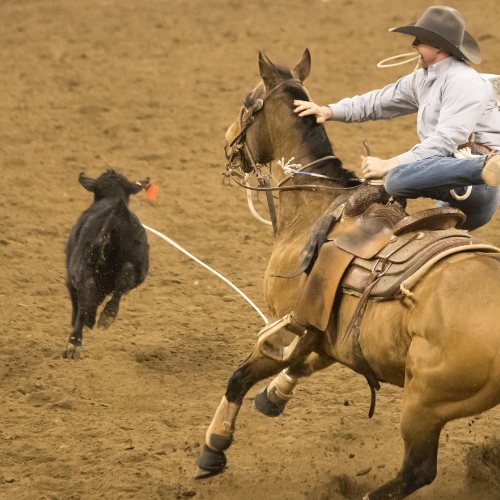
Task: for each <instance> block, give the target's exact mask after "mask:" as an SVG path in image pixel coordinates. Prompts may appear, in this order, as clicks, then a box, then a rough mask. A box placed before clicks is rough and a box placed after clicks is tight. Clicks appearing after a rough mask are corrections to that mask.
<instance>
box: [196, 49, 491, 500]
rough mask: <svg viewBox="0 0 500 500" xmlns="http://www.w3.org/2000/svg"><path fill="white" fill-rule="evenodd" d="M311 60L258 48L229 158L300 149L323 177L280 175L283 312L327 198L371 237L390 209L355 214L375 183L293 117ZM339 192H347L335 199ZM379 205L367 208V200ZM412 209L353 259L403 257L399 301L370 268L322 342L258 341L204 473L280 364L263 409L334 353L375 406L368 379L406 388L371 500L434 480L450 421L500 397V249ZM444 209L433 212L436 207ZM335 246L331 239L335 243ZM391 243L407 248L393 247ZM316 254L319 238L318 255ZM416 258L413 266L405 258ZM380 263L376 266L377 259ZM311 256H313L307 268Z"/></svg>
mask: <svg viewBox="0 0 500 500" xmlns="http://www.w3.org/2000/svg"><path fill="white" fill-rule="evenodd" d="M310 65H311V59H310V54H309V51H308V50H306V51H305V53H304V55H303V56H302V58H301V60H300V61H299V63H298V64H297V65H296V66H295V68H294V69H293V70H292V71H290V70H288V69H286V68H283V67H281V66H277V65H274V64H273V63H271V61H269V59H267V58H265V57H264V56H263V55H262V54H259V69H260V75H261V77H262V81H261V82H260V83H259V84H258V85H257V86H256V87H255V88H254V90H253V91H252V92H251V93H250V94H249V95H248V96H247V97H246V99H245V102H244V105H243V107H242V109H241V112H240V115H239V117H238V119H237V120H236V121H235V122H234V123H233V125H231V127H230V128H229V129H228V131H227V133H226V156H228V158H229V157H231V160H230V163H229V165H230V166H231V164H233V160H234V159H235V158H236V157H238V158H239V159H240V161H241V164H240V168H241V170H242V171H243V172H247V173H248V172H251V171H252V170H254V169H255V168H256V166H257V168H258V166H259V165H262V164H265V163H267V162H270V161H271V160H274V159H281V158H285V159H291V158H295V159H296V160H295V161H297V160H299V161H300V162H301V165H304V166H305V167H303V168H304V169H305V170H307V171H309V172H313V173H317V174H320V175H323V176H324V177H313V179H314V182H313V183H311V180H310V179H311V177H308V176H306V175H293V176H290V175H285V174H284V173H283V172H281V171H280V172H276V176H277V180H278V181H279V186H280V192H279V206H278V213H277V225H276V240H275V244H274V249H273V252H272V256H271V259H270V261H269V265H268V267H267V271H266V275H265V279H264V295H265V299H266V302H267V304H268V306H269V309H270V311H271V312H272V314H273V316H274V318H275V319H279V318H282V317H283V316H284V315H287V314H288V313H290V312H291V311H293V310H294V308H296V307H297V302H298V299H299V296H300V294H301V293H302V290H303V288H304V285H305V283H307V275H308V272H309V271H311V266H309V267H308V268H307V269H305V271H306V272H299V273H295V274H294V273H290V272H291V271H293V270H294V269H296V268H297V263H298V262H300V261H301V260H300V259H299V257H300V256H301V253H302V251H303V249H304V248H305V247H307V245H306V243H307V242H308V241H309V238H310V232H311V228H312V227H313V226H315V225H316V226H317V225H318V222H317V221H318V220H321V217H322V214H324V213H325V211H328V208H329V207H331V206H332V205H333V206H335V205H337V208H336V211H335V213H336V214H337V218H336V219H335V220H338V219H339V218H338V214H339V210H340V211H341V212H342V211H343V215H342V216H341V219H345V221H348V220H351V221H356V223H355V225H356V224H358V223H360V224H361V223H362V226H363V227H364V231H365V233H366V234H368V239H369V238H370V234H369V233H370V231H367V227H368V229H369V228H370V227H372V226H370V224H373V225H375V226H376V224H377V223H378V222H380V220H382V219H383V220H386V219H384V218H383V217H378V216H377V215H376V213H378V212H377V211H379V212H380V211H381V210H382V208H383V207H384V206H389V205H390V204H391V200H385V202H384V203H385V205H384V203H382V204H380V203H379V204H378V205H376V206H377V207H379V208H377V209H376V210H375V212H376V213H375V217H372V218H371V219H370V218H369V217H368V218H366V217H365V215H364V214H363V215H362V216H361V217H351V218H350V219H349V217H347V215H349V214H347V215H346V210H347V207H348V206H349V203H350V200H351V199H352V198H353V197H354V198H355V197H356V193H358V192H360V191H361V190H363V189H365V188H367V186H366V185H364V184H363V185H360V186H359V187H356V185H357V184H362V183H360V182H359V181H356V179H357V178H356V177H355V175H354V174H353V173H352V172H349V171H347V170H345V169H344V168H343V167H342V164H341V162H340V160H339V159H338V158H336V157H334V154H333V150H332V147H331V144H330V142H329V140H328V137H327V134H326V132H325V129H324V127H323V125H320V124H317V123H316V121H315V119H314V118H313V117H305V118H299V117H297V115H296V114H295V113H294V112H293V101H294V99H300V100H309V94H308V92H307V90H306V88H305V87H304V85H303V81H304V80H305V78H306V77H307V76H308V75H309V71H310ZM241 175H242V174H241ZM304 179H308V180H304ZM353 188H354V189H353ZM339 199H342V200H344V202H345V203H344V204H342V205H340V204H339V203H336V201H338V200H339ZM346 200H347V201H346ZM361 204H363V203H361ZM358 205H359V203H358ZM365 205H366V204H365ZM373 206H375V205H372V206H371V207H368V211H370V210H372V208H373ZM351 208H352V207H351ZM365 208H367V207H366V206H365V207H364V208H363V210H364V209H365ZM432 210H434V209H431V212H432ZM436 210H437V209H436ZM351 215H359V214H356V213H355V214H352V213H351ZM406 215H407V214H405V213H403V214H401V215H400V217H398V218H397V220H395V221H389V222H387V221H386V222H384V224H385V225H383V227H382V232H384V228H387V227H389V228H390V231H388V232H387V231H386V234H385V236H384V237H383V238H382V240H384V241H383V245H380V244H379V243H380V241H379V240H380V237H379V236H378V235H377V234H375V233H376V231H372V232H371V233H372V236H371V237H372V240H370V241H371V242H372V243H373V242H374V241H375V242H378V243H377V245H378V246H377V245H375V246H376V248H375V250H374V251H371V252H365V249H366V247H364V246H363V245H361V247H360V248H361V249H362V251H361V252H359V251H355V252H354V253H355V255H354V258H355V259H357V260H354V261H353V264H355V263H356V262H358V264H359V265H358V267H357V270H358V271H359V272H360V273H361V274H362V272H361V271H362V268H363V265H364V264H363V262H364V263H365V264H366V262H368V263H373V261H370V260H369V259H368V260H366V259H367V258H372V257H373V256H374V255H373V254H374V253H375V254H377V255H378V256H379V257H380V256H381V255H382V254H384V252H385V254H384V255H385V257H384V259H382V260H383V261H384V262H385V263H386V264H387V263H388V262H389V261H390V262H392V265H393V266H395V268H397V266H398V265H400V267H402V268H404V269H405V271H404V272H406V275H405V276H404V277H406V279H405V282H404V283H401V280H400V281H398V282H397V287H396V290H393V289H391V290H390V294H393V293H394V295H391V297H390V298H392V300H375V299H373V297H372V298H370V297H369V293H368V291H370V290H371V291H374V290H375V288H376V287H374V286H373V285H374V284H376V283H381V278H382V277H381V274H383V273H379V274H378V276H376V278H377V279H376V280H375V281H373V280H372V282H371V285H370V280H366V279H365V285H364V286H363V287H361V288H360V289H359V290H358V292H359V291H360V292H361V293H357V292H356V291H355V288H356V287H355V286H352V287H351V288H352V291H351V293H348V290H347V288H348V287H346V286H342V284H340V285H339V290H338V292H337V293H336V296H335V301H334V303H333V307H332V308H331V314H330V312H329V311H327V313H328V315H327V325H326V326H325V329H324V330H325V331H323V332H320V336H319V337H318V340H317V341H316V342H312V343H310V344H309V345H308V344H307V342H306V343H305V346H304V345H302V347H301V349H298V350H294V351H293V353H292V355H286V356H285V355H283V356H281V357H280V356H269V355H268V354H266V351H265V349H263V346H264V344H263V343H262V342H261V341H260V340H259V341H258V343H257V345H256V347H255V348H254V350H253V352H252V353H251V355H250V356H249V357H248V358H247V359H246V360H245V361H244V362H243V363H242V364H241V365H240V366H239V368H238V369H237V370H236V371H235V372H234V374H233V375H232V377H231V378H230V379H229V382H228V386H227V391H226V393H225V395H224V397H223V398H222V402H221V403H220V405H219V407H218V409H217V412H216V414H215V416H214V418H213V420H212V423H211V424H210V426H209V428H208V430H207V435H206V445H205V446H204V448H203V450H202V452H201V454H200V456H199V457H198V460H197V466H198V469H197V477H205V476H208V475H211V474H216V473H219V472H222V471H223V469H224V467H225V464H226V458H225V454H224V451H225V450H226V449H228V448H229V446H230V445H231V442H232V438H233V434H234V430H235V421H236V417H237V414H238V411H239V409H240V407H241V404H242V401H243V398H244V396H245V394H246V393H247V391H248V390H249V389H250V388H251V387H252V386H253V385H254V384H256V383H257V382H259V381H261V380H263V379H265V378H267V377H270V376H275V375H277V377H276V378H275V379H274V380H273V381H272V382H271V383H270V384H269V386H268V387H267V388H266V390H264V391H263V392H262V391H261V393H259V395H258V397H257V398H256V406H257V409H259V411H261V412H263V413H264V414H267V415H268V416H273V415H278V414H279V413H280V412H281V411H282V410H283V408H284V406H285V404H286V402H287V401H288V400H289V399H290V397H291V395H292V391H293V388H294V386H295V385H296V383H297V382H298V380H299V379H300V377H303V376H308V375H310V374H311V373H313V372H314V371H317V370H319V369H323V368H326V367H328V366H330V365H331V364H332V363H334V362H338V363H342V364H344V365H346V366H348V367H350V368H352V369H353V370H354V371H356V372H358V373H360V374H362V375H364V376H365V377H366V378H367V379H368V381H369V383H370V386H371V388H372V408H371V412H372V411H373V402H374V400H373V394H374V390H373V389H374V388H375V389H376V388H378V387H377V386H378V383H379V382H380V381H382V382H386V383H390V384H394V385H397V386H399V387H403V388H404V396H403V405H402V417H401V434H402V437H403V440H404V459H403V464H402V467H401V469H400V471H399V473H398V474H397V475H396V477H395V478H394V479H392V480H391V481H389V482H387V483H386V484H384V485H382V486H381V487H379V488H378V489H376V490H375V491H372V492H371V493H369V494H367V495H366V496H365V500H367V499H369V500H382V499H389V498H390V499H401V498H405V497H407V496H408V495H410V494H411V493H413V492H414V491H416V490H417V489H419V488H421V487H422V486H425V485H427V484H430V483H431V482H432V481H433V480H434V478H435V477H436V473H437V451H438V441H439V435H440V432H441V430H442V428H443V426H444V425H445V424H446V423H447V422H449V421H451V420H454V419H458V418H462V417H467V416H471V415H476V414H478V413H481V412H483V411H486V410H488V409H490V408H492V407H494V406H495V405H497V404H498V403H499V402H500V326H499V324H498V318H497V315H498V302H497V300H498V298H497V297H498V294H499V291H500V290H499V286H500V285H499V283H500V262H499V260H498V255H499V254H498V252H497V253H495V250H496V249H495V248H494V247H491V246H488V245H487V244H481V242H480V241H478V240H475V239H474V238H472V236H471V235H469V233H468V232H467V231H460V230H459V229H454V228H453V226H454V224H451V225H449V224H448V223H446V224H441V225H440V224H438V225H437V227H434V229H437V230H427V229H426V226H425V222H426V218H425V217H423V218H422V219H421V220H420V219H419V217H418V216H416V217H413V216H406ZM414 215H415V214H414ZM437 215H438V218H439V216H440V214H439V213H438V214H437ZM455 215H456V214H455ZM432 217H433V216H432V214H431V217H430V218H431V219H432ZM389 218H390V217H389ZM332 220H334V219H332ZM462 220H463V219H462ZM345 221H344V222H345ZM405 221H406V222H405ZM339 222H341V221H339ZM339 222H337V224H339ZM427 222H428V218H427ZM431 222H432V221H431ZM455 222H456V221H455ZM366 224H368V225H369V226H367V225H366ZM333 226H335V224H333ZM420 229H422V230H420ZM431 229H432V224H431ZM329 230H330V229H329ZM436 234H437V235H438V236H436ZM448 236H449V237H450V238H451V240H449V241H448V242H447V243H445V247H443V245H441V248H438V250H433V251H432V253H431V255H427V257H426V258H425V259H423V260H422V259H420V260H419V258H417V257H418V255H420V253H422V251H423V250H422V248H420V250H419V251H416V250H411V248H412V245H418V244H420V243H419V241H420V239H424V240H425V239H429V241H431V242H434V243H432V244H430V247H432V246H433V245H437V244H438V242H439V241H440V239H441V240H442V239H443V238H445V237H448ZM384 238H385V239H384ZM461 238H462V239H465V240H467V239H469V240H470V241H466V244H468V245H470V246H469V248H468V249H467V248H465V249H464V248H463V247H462V249H461V251H460V252H457V251H456V248H455V249H454V248H453V247H456V246H457V245H458V246H460V245H461V243H460V242H459V243H456V240H457V239H459V240H460V239H461ZM328 239H329V240H330V239H331V238H330V237H328ZM333 239H334V240H335V238H334V237H333ZM340 240H341V238H340V239H339V242H340ZM445 240H446V238H445ZM344 243H345V241H344ZM483 243H484V242H483ZM330 244H331V242H330V241H329V242H328V243H327V245H330ZM327 245H324V247H326V246H327ZM391 245H393V247H394V248H396V247H397V248H398V249H399V250H397V252H396V250H394V251H393V250H390V251H389V250H387V249H390V248H391ZM398 245H399V247H398ZM347 246H349V245H347ZM344 247H345V245H344ZM358 247H359V245H358ZM430 247H427V248H430ZM415 248H416V247H415ZM443 248H444V250H445V251H443ZM450 248H451V250H450ZM358 250H359V248H358ZM372 250H373V249H372ZM463 250H468V251H463ZM322 251H323V248H322V249H321V251H320V253H319V254H318V260H319V259H320V257H321V255H322ZM488 251H492V253H488ZM377 252H378V253H377ZM394 252H396V253H394ZM398 252H399V254H401V253H403V254H405V256H404V257H402V258H400V259H399V261H397V259H396V260H394V259H393V257H394V255H396V254H397V253H398ZM419 252H420V253H419ZM424 253H425V252H424ZM413 254H414V255H413ZM436 254H438V255H437V257H436ZM302 255H303V253H302ZM391 255H392V257H391ZM411 255H413V257H411V258H410V256H411ZM360 259H361V260H360ZM363 259H365V260H363ZM391 259H392V260H391ZM412 259H414V260H413V261H412ZM415 259H416V260H415ZM410 261H412V262H413V264H412V265H413V267H411V266H410V267H408V265H406V264H405V262H406V263H407V262H410ZM375 262H378V263H379V262H380V259H378V260H377V261H375ZM398 262H399V264H398ZM317 265H319V264H318V261H316V264H314V266H313V267H312V270H314V269H315V267H316V266H317ZM405 266H406V267H405ZM375 267H376V266H374V269H375ZM330 268H332V269H333V270H335V269H334V268H335V262H331V263H328V262H327V264H326V267H325V269H326V272H327V274H328V273H329V272H330V271H329V269H330ZM363 272H365V271H363ZM384 272H385V271H384ZM415 273H416V274H415ZM388 274H389V273H388ZM388 274H387V275H386V276H385V278H387V276H388ZM365 275H370V276H371V277H372V278H373V272H372V273H371V274H370V273H369V272H368V271H366V272H365ZM408 276H410V277H409V278H408ZM379 278H380V280H379ZM343 279H344V278H343ZM387 279H389V278H387ZM394 279H396V278H394ZM377 280H378V281H377ZM478 283H480V284H481V286H478ZM403 285H405V286H403ZM326 288H327V287H326ZM389 288H390V286H389ZM410 288H412V291H411V292H410ZM363 290H364V291H363ZM401 292H404V293H401ZM398 293H399V296H398ZM363 296H364V298H363ZM394 297H396V298H398V299H399V300H395V299H394ZM386 298H387V297H386ZM379 299H380V297H379ZM363 300H364V303H363V306H364V307H363V308H361V309H363V311H361V312H360V304H361V303H362V301H363ZM354 320H356V321H354ZM353 323H354V328H352V327H353ZM356 325H357V334H356V335H354V334H352V333H351V337H353V338H354V337H355V342H354V341H350V342H346V332H348V331H351V332H352V331H353V330H356ZM353 346H354V348H353ZM283 352H284V351H283ZM360 360H361V361H362V362H360Z"/></svg>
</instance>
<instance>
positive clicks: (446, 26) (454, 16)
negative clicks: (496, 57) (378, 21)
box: [389, 6, 481, 64]
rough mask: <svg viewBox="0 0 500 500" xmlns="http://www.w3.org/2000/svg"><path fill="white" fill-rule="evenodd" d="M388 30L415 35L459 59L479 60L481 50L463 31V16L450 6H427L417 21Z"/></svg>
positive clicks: (474, 61) (423, 41)
mask: <svg viewBox="0 0 500 500" xmlns="http://www.w3.org/2000/svg"><path fill="white" fill-rule="evenodd" d="M389 31H394V32H396V33H405V34H407V35H412V36H415V37H417V38H418V39H419V40H420V41H421V42H422V43H426V45H427V44H429V45H435V46H437V47H439V48H440V49H442V50H443V51H445V52H447V53H449V54H451V55H453V56H457V57H458V58H459V59H467V60H469V61H471V62H473V63H475V64H478V63H480V62H481V51H480V50H479V46H478V44H477V42H476V41H475V40H474V38H472V36H471V35H470V34H469V33H467V31H465V21H464V18H463V17H462V16H461V14H460V12H458V10H455V9H453V8H451V7H442V6H441V7H429V8H428V9H427V10H426V11H425V12H424V13H423V14H422V16H420V19H419V20H418V21H417V22H413V23H410V24H407V25H406V26H401V27H400V28H391V29H390V30H389Z"/></svg>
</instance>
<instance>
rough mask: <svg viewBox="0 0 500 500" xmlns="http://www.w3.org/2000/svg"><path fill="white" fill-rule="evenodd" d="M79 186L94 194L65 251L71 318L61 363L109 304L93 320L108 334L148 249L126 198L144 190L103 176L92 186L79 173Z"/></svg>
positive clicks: (142, 272) (142, 270) (143, 269)
mask: <svg viewBox="0 0 500 500" xmlns="http://www.w3.org/2000/svg"><path fill="white" fill-rule="evenodd" d="M79 181H80V183H81V184H82V186H83V187H84V188H85V189H86V190H87V191H91V192H93V193H94V203H93V204H92V205H91V206H90V207H89V208H88V209H87V210H85V212H83V213H82V215H81V216H80V217H79V218H78V220H77V222H76V224H75V225H74V226H73V229H72V230H71V234H70V237H69V240H68V245H67V247H66V269H67V282H66V286H67V287H68V290H69V295H70V298H71V303H72V305H73V314H72V318H71V325H72V327H73V331H72V333H71V335H70V336H69V340H68V345H67V348H66V353H65V354H66V357H68V358H74V359H78V357H79V356H80V350H81V345H82V331H83V327H84V326H87V327H89V328H93V327H94V324H95V320H96V314H97V308H98V307H99V305H100V304H101V303H102V302H103V301H104V299H105V298H106V296H107V295H110V294H112V297H111V299H110V300H109V302H108V303H107V304H106V306H105V307H104V309H103V311H102V313H101V316H100V317H99V322H98V327H100V328H108V327H109V326H110V325H111V324H112V323H113V321H114V320H115V317H116V315H117V313H118V308H119V305H120V299H121V297H122V295H123V294H125V293H127V292H129V291H130V290H132V288H135V287H137V286H139V285H140V284H141V283H142V282H143V281H144V280H145V278H146V276H147V274H148V268H149V245H148V242H147V238H146V231H145V230H144V228H143V227H142V225H141V223H140V221H139V219H138V218H137V216H136V215H134V214H133V213H132V212H130V210H129V209H128V202H129V196H130V195H131V194H136V193H138V192H139V191H140V190H141V189H142V188H143V187H145V186H146V185H147V181H144V182H141V183H132V182H129V181H128V180H127V179H126V178H125V177H124V176H123V175H120V174H117V173H116V172H115V171H114V170H108V171H107V172H106V173H104V174H102V175H101V176H100V177H99V178H98V179H97V180H94V179H90V178H89V177H86V176H85V174H83V173H81V174H80V177H79Z"/></svg>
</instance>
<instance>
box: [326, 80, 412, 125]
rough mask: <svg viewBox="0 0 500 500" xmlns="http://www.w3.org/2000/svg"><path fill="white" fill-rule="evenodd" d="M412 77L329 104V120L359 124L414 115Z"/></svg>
mask: <svg viewBox="0 0 500 500" xmlns="http://www.w3.org/2000/svg"><path fill="white" fill-rule="evenodd" d="M412 80H413V75H412V74H410V75H407V76H405V77H403V78H400V79H399V80H398V81H397V82H396V83H392V84H390V85H387V86H386V87H384V88H383V89H379V90H373V91H371V92H368V93H366V94H363V95H360V96H354V97H351V98H347V99H342V100H341V101H339V102H338V103H335V104H330V105H329V108H330V109H331V110H332V116H331V118H330V120H334V121H342V122H345V123H359V122H366V121H368V120H389V119H391V118H396V117H398V116H404V115H409V114H412V113H416V112H417V110H418V105H417V103H416V102H415V97H414V95H413V90H412Z"/></svg>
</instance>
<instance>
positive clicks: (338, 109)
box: [327, 103, 345, 122]
mask: <svg viewBox="0 0 500 500" xmlns="http://www.w3.org/2000/svg"><path fill="white" fill-rule="evenodd" d="M328 107H329V108H330V109H331V110H332V116H331V118H328V120H327V121H335V122H343V121H344V118H345V108H344V106H342V104H339V103H336V104H329V105H328Z"/></svg>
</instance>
